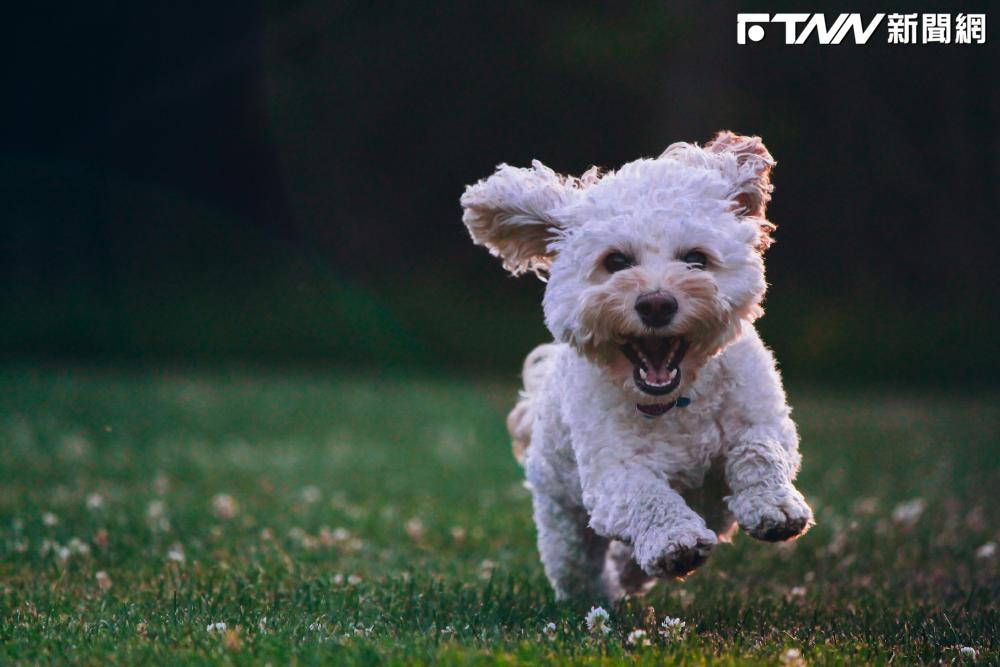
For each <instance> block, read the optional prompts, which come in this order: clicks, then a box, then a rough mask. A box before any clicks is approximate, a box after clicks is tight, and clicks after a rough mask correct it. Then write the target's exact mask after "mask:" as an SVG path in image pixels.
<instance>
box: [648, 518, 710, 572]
mask: <svg viewBox="0 0 1000 667" xmlns="http://www.w3.org/2000/svg"><path fill="white" fill-rule="evenodd" d="M657 537H658V538H659V539H655V540H653V541H654V542H656V543H657V544H658V545H659V546H658V547H653V548H648V547H647V548H646V549H644V550H643V551H644V552H645V553H642V554H641V555H640V554H639V552H638V550H637V552H636V556H637V558H636V560H637V562H638V563H639V565H640V566H641V567H642V569H643V571H645V572H646V574H648V575H649V576H651V577H683V576H685V575H688V574H690V573H691V572H693V571H694V570H695V569H696V568H698V566H700V565H701V564H702V563H704V562H705V561H706V560H707V559H708V555H709V554H710V553H711V552H712V548H713V547H715V545H716V544H717V543H718V541H719V540H718V538H717V537H716V535H715V533H714V532H712V531H711V530H709V529H708V528H706V527H705V526H689V527H685V528H681V529H676V528H674V529H670V530H667V531H664V533H663V534H662V535H659V536H657Z"/></svg>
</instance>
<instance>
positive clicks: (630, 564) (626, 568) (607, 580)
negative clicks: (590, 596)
mask: <svg viewBox="0 0 1000 667" xmlns="http://www.w3.org/2000/svg"><path fill="white" fill-rule="evenodd" d="M655 585H656V578H655V577H651V576H649V575H648V574H646V573H645V572H644V571H643V569H642V568H641V567H639V564H638V563H636V562H635V558H634V557H633V556H632V547H631V546H629V545H628V544H625V543H624V542H619V541H618V540H612V542H611V544H610V545H609V546H608V552H607V558H606V560H605V563H604V594H605V596H606V597H607V598H608V599H609V600H618V599H620V598H623V597H625V596H626V595H645V594H646V593H648V592H649V590H650V589H651V588H653V586H655Z"/></svg>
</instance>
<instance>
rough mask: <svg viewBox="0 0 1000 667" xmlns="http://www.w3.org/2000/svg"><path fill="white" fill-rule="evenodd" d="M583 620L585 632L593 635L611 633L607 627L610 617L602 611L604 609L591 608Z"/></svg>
mask: <svg viewBox="0 0 1000 667" xmlns="http://www.w3.org/2000/svg"><path fill="white" fill-rule="evenodd" d="M585 620H586V621H587V630H589V631H590V632H592V633H593V634H595V635H596V634H604V635H606V634H608V633H610V632H611V627H610V626H609V625H608V622H609V621H610V620H611V616H610V615H609V614H608V612H606V611H605V610H604V607H591V608H590V611H589V612H587V617H586V619H585Z"/></svg>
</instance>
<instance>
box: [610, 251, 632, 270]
mask: <svg viewBox="0 0 1000 667" xmlns="http://www.w3.org/2000/svg"><path fill="white" fill-rule="evenodd" d="M632 264H633V261H632V258H631V257H629V256H628V255H623V254H622V253H620V252H612V253H608V256H607V257H605V258H604V270H605V271H607V272H608V273H615V272H616V271H622V270H624V269H627V268H629V267H630V266H632Z"/></svg>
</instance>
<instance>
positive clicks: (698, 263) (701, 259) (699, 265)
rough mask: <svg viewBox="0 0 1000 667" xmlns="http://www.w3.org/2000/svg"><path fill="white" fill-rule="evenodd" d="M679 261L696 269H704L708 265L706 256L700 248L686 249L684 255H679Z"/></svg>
mask: <svg viewBox="0 0 1000 667" xmlns="http://www.w3.org/2000/svg"><path fill="white" fill-rule="evenodd" d="M681 261H682V262H684V263H685V264H688V265H690V266H691V267H693V268H696V269H704V268H705V267H706V266H708V257H706V256H705V253H703V252H702V251H700V250H689V251H687V252H686V253H685V254H684V256H683V257H681Z"/></svg>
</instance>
